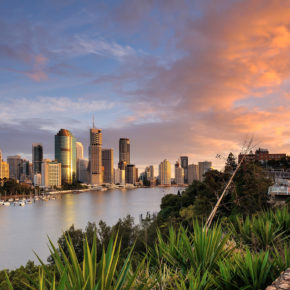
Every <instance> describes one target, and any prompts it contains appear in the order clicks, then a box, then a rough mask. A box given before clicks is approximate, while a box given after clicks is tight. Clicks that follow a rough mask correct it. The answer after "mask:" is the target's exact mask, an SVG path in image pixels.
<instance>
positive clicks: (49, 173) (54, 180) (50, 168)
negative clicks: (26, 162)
mask: <svg viewBox="0 0 290 290" xmlns="http://www.w3.org/2000/svg"><path fill="white" fill-rule="evenodd" d="M61 171H62V168H61V163H59V162H57V161H50V160H48V159H45V160H43V162H42V165H41V172H42V173H41V186H42V187H45V188H55V187H61Z"/></svg>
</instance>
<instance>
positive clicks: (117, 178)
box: [114, 168, 126, 185]
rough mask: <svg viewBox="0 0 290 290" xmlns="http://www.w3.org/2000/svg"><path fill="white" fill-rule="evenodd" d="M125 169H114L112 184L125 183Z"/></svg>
mask: <svg viewBox="0 0 290 290" xmlns="http://www.w3.org/2000/svg"><path fill="white" fill-rule="evenodd" d="M125 183H126V180H125V170H122V169H120V168H117V169H114V184H120V185H125Z"/></svg>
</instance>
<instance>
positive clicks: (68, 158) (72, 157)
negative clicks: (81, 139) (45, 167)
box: [55, 129, 77, 184]
mask: <svg viewBox="0 0 290 290" xmlns="http://www.w3.org/2000/svg"><path fill="white" fill-rule="evenodd" d="M55 160H56V161H57V162H58V163H61V179H62V183H68V184H72V183H73V182H74V181H75V180H76V174H77V168H76V167H77V160H76V140H75V137H74V136H73V135H72V133H71V132H70V131H68V130H66V129H61V130H60V131H59V132H58V133H57V135H55Z"/></svg>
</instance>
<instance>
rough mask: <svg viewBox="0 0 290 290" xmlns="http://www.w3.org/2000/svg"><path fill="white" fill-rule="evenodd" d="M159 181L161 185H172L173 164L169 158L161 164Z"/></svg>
mask: <svg viewBox="0 0 290 290" xmlns="http://www.w3.org/2000/svg"><path fill="white" fill-rule="evenodd" d="M159 181H160V184H161V185H171V164H170V162H169V161H168V160H167V159H165V160H163V161H162V162H161V163H160V164H159Z"/></svg>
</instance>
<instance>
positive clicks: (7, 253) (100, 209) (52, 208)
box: [0, 187, 179, 269]
mask: <svg viewBox="0 0 290 290" xmlns="http://www.w3.org/2000/svg"><path fill="white" fill-rule="evenodd" d="M178 189H179V188H176V187H172V188H160V187H156V188H137V189H131V190H108V191H105V192H96V191H92V192H84V193H78V194H65V195H63V196H62V197H61V198H60V199H56V200H49V201H43V200H39V201H36V202H35V203H33V204H27V205H26V206H24V207H21V206H13V205H11V206H9V207H6V206H0V269H15V268H16V267H19V266H20V265H25V264H26V262H27V261H28V260H29V259H30V260H33V261H37V259H36V258H35V255H34V253H33V251H35V252H36V253H37V254H38V255H39V256H40V258H41V259H43V261H46V259H47V257H48V256H49V250H48V247H47V244H48V239H47V236H49V237H50V238H51V239H52V241H53V242H56V241H57V239H58V237H60V236H61V234H62V232H63V231H64V230H67V229H68V228H69V227H70V226H71V225H72V224H74V225H75V227H76V228H82V229H84V228H85V227H86V225H87V223H88V222H89V221H90V222H96V223H98V222H99V221H100V220H103V221H105V222H106V223H107V224H108V225H113V224H115V223H116V222H117V221H118V219H119V218H123V217H125V216H127V215H128V214H130V215H131V216H133V217H134V219H135V223H138V222H139V216H140V214H146V213H147V212H148V211H149V212H151V213H153V212H158V211H159V210H160V202H161V199H162V197H163V196H164V195H165V194H168V193H177V191H178Z"/></svg>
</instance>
